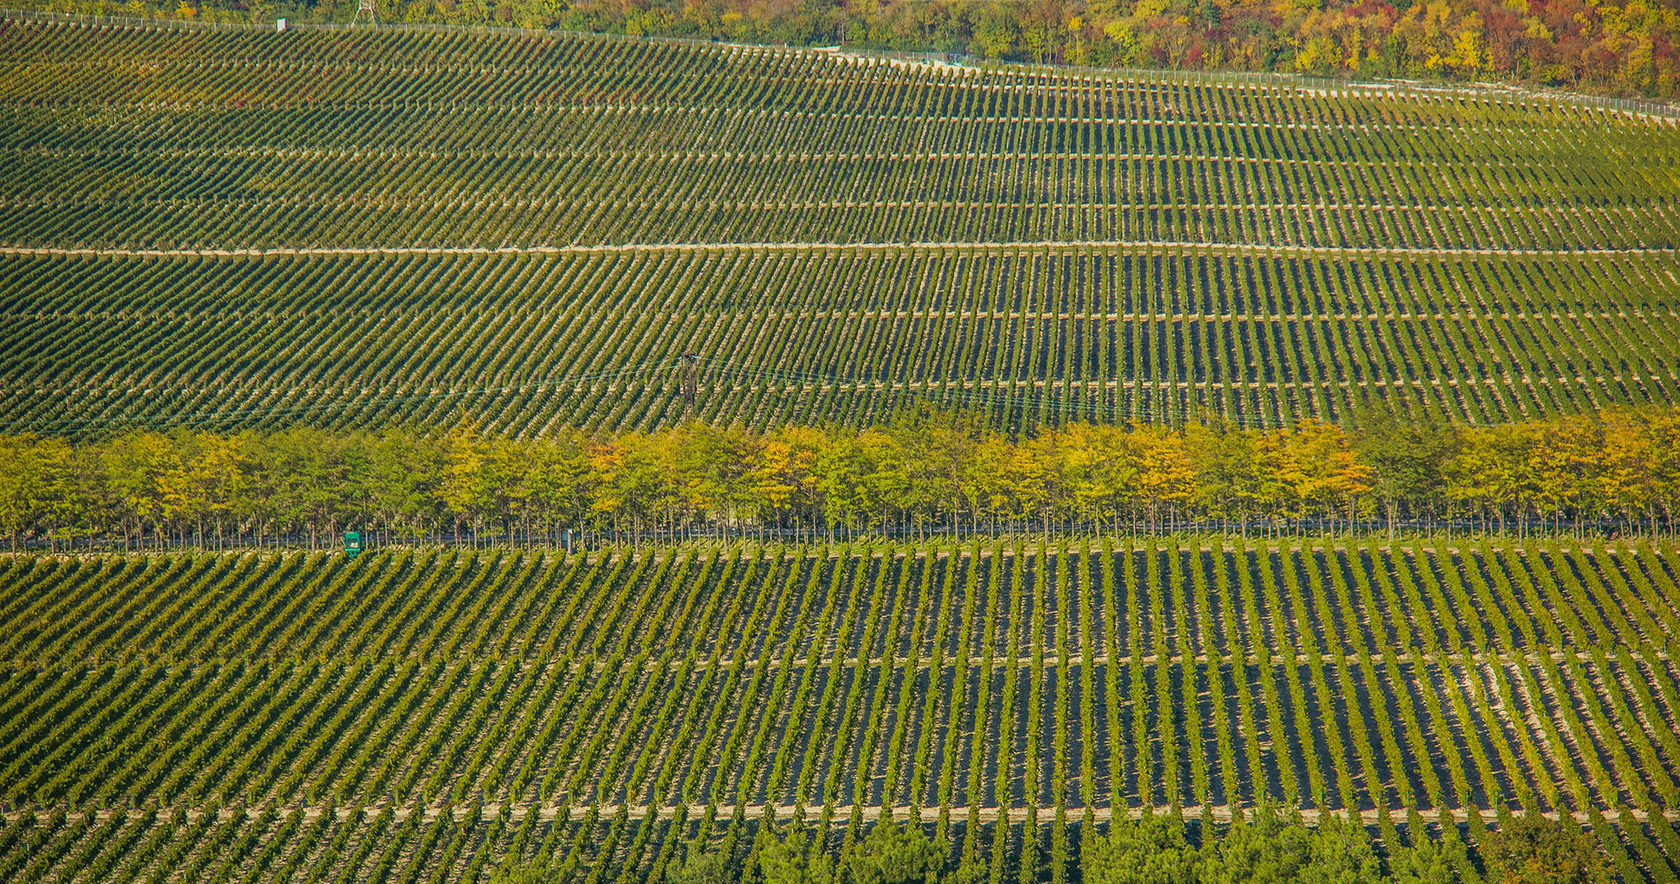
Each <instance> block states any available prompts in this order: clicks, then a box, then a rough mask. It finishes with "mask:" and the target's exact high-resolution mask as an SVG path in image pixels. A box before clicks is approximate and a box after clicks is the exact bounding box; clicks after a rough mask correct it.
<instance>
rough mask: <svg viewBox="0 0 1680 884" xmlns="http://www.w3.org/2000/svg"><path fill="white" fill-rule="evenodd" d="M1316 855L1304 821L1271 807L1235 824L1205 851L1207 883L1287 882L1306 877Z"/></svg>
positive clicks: (1203, 874)
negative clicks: (1288, 817)
mask: <svg viewBox="0 0 1680 884" xmlns="http://www.w3.org/2000/svg"><path fill="white" fill-rule="evenodd" d="M1312 857H1313V836H1312V833H1311V832H1309V831H1308V830H1307V827H1306V826H1304V825H1302V824H1301V823H1300V822H1298V821H1295V820H1291V819H1286V818H1285V817H1284V816H1283V815H1282V814H1280V813H1278V812H1277V810H1275V809H1273V808H1270V807H1260V808H1257V809H1256V810H1255V811H1254V812H1253V813H1252V814H1251V815H1250V818H1249V819H1248V820H1247V821H1245V822H1241V823H1237V824H1235V825H1233V826H1231V828H1230V830H1229V831H1228V832H1226V833H1225V837H1224V838H1222V839H1220V840H1219V841H1217V842H1215V844H1214V845H1213V848H1212V849H1211V850H1207V851H1204V852H1203V854H1202V863H1201V873H1202V881H1203V882H1206V884H1285V882H1295V881H1300V880H1302V875H1303V873H1304V872H1305V871H1306V869H1307V865H1308V864H1309V863H1310V862H1311V861H1312Z"/></svg>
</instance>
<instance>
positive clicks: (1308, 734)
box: [0, 539, 1680, 882]
mask: <svg viewBox="0 0 1680 884" xmlns="http://www.w3.org/2000/svg"><path fill="white" fill-rule="evenodd" d="M1676 598H1680V558H1677V554H1676V552H1675V550H1673V549H1671V548H1669V547H1668V546H1667V545H1663V546H1656V547H1653V546H1651V545H1649V544H1642V545H1633V546H1624V545H1619V544H1618V545H1614V546H1606V545H1604V544H1585V545H1582V544H1561V543H1559V542H1547V543H1532V544H1528V545H1525V546H1510V545H1500V546H1492V545H1488V544H1486V543H1481V544H1473V543H1466V544H1464V545H1461V546H1454V547H1448V546H1445V545H1434V544H1430V543H1426V542H1421V541H1420V542H1417V543H1412V544H1400V545H1397V546H1394V547H1374V546H1359V545H1330V544H1323V543H1309V544H1305V545H1293V544H1281V545H1280V544H1276V543H1270V544H1241V543H1238V544H1235V545H1232V544H1229V543H1226V542H1223V541H1214V542H1203V541H1180V540H1172V539H1165V540H1152V541H1147V542H1144V543H1142V544H1138V543H1135V542H1120V543H1115V542H1111V541H1109V542H1096V541H1084V542H1068V543H1065V544H1062V545H1056V546H1050V547H1048V548H1047V547H1045V546H1044V545H1041V544H1040V545H1013V544H1007V545H1006V544H1004V543H1001V542H994V541H985V542H976V543H973V544H965V545H962V546H941V545H924V546H864V545H859V546H841V547H818V546H808V547H778V546H757V545H746V546H741V545H735V546H730V547H728V548H722V549H720V548H718V547H716V546H704V547H692V546H676V547H669V548H666V549H663V550H662V551H661V552H659V553H658V554H654V555H644V556H630V555H619V556H610V555H600V556H583V555H573V556H560V555H553V554H535V553H518V552H500V553H483V552H480V553H467V552H454V551H449V552H445V551H408V550H389V551H385V552H380V553H375V554H372V555H370V556H367V557H364V558H362V559H359V560H354V561H351V560H344V559H342V558H341V557H340V558H329V557H326V556H322V555H313V554H299V553H286V554H257V553H247V554H240V555H210V554H205V555H197V556H192V555H178V556H132V557H123V556H110V557H90V558H84V559H72V558H48V557H14V558H10V559H5V560H3V561H0V636H4V638H0V658H3V659H4V660H5V661H6V668H5V671H4V674H3V676H0V678H3V679H4V682H5V688H4V690H3V691H0V706H3V708H4V712H3V713H0V772H3V773H0V790H3V792H0V803H3V804H4V805H5V807H6V808H7V810H8V812H7V814H6V822H5V826H4V829H3V830H0V871H3V873H4V874H3V877H4V878H5V879H7V880H22V881H35V880H54V881H72V880H76V881H83V880H86V881H94V880H106V879H117V880H139V879H145V880H152V881H169V880H179V881H196V880H217V881H229V880H235V879H237V880H264V881H267V880H293V879H295V880H332V881H347V882H348V881H362V880H379V881H386V880H389V881H402V882H408V881H421V880H426V881H476V880H481V879H484V878H487V877H488V875H489V873H490V871H491V870H493V869H494V868H495V867H496V866H497V865H499V864H500V863H501V862H503V861H504V859H505V858H507V857H520V856H532V855H536V854H537V853H538V852H539V851H540V852H542V853H543V855H546V856H551V857H553V858H554V861H555V862H556V863H557V864H559V863H562V861H563V863H564V865H565V867H567V868H571V869H573V870H574V871H575V872H576V874H577V875H579V876H580V877H579V878H577V879H576V880H584V876H586V877H587V880H589V881H606V880H612V881H622V882H629V881H641V880H654V879H656V878H657V877H658V869H659V868H661V867H662V866H663V864H664V863H666V862H668V861H669V860H670V857H671V852H672V850H673V847H674V845H675V844H676V842H678V841H681V840H683V839H684V838H688V837H693V836H696V835H699V836H702V837H707V838H710V839H712V840H714V841H720V842H721V843H722V844H723V845H724V849H726V850H734V851H737V852H739V853H742V854H745V853H746V852H747V851H748V850H749V849H750V848H751V845H752V843H753V842H752V838H751V835H750V833H751V831H753V827H755V826H758V825H761V824H763V823H764V822H766V821H785V820H790V819H793V818H796V817H799V818H803V819H806V820H808V821H810V822H813V823H816V822H821V821H827V822H828V824H829V826H830V828H829V829H827V831H830V832H831V833H832V836H831V837H833V838H834V839H849V838H851V837H854V836H855V834H856V833H857V831H858V829H859V827H860V826H862V825H865V824H867V823H872V822H874V821H875V820H876V819H878V818H880V817H881V816H882V815H883V814H888V815H894V816H896V817H897V818H899V819H919V820H921V821H923V823H924V824H925V825H927V826H929V827H930V829H932V830H934V831H937V832H939V833H940V834H942V835H944V836H945V837H947V838H949V839H951V841H952V842H953V843H954V844H955V845H957V853H958V855H959V856H960V857H967V858H972V859H978V860H979V861H982V862H985V863H987V864H989V865H990V867H991V868H992V874H993V879H992V880H994V881H1000V880H1002V877H1001V876H1003V875H1005V874H1006V870H1022V871H1021V872H1020V874H1021V878H1020V880H1022V881H1030V880H1032V878H1033V877H1034V876H1035V875H1036V874H1038V871H1037V870H1040V869H1043V868H1045V867H1047V866H1052V867H1053V866H1055V864H1056V861H1057V860H1056V858H1058V857H1065V856H1066V855H1067V849H1068V845H1069V844H1070V842H1075V843H1076V842H1077V840H1078V837H1079V833H1080V832H1081V831H1089V830H1090V827H1092V826H1099V827H1100V826H1103V825H1105V824H1107V822H1108V821H1109V820H1110V819H1111V816H1112V815H1115V814H1135V813H1137V812H1139V811H1140V809H1141V808H1143V807H1145V806H1148V807H1151V808H1158V809H1161V810H1163V811H1164V810H1166V809H1168V808H1170V807H1174V806H1177V807H1181V808H1183V812H1184V814H1185V815H1186V816H1187V817H1190V818H1193V819H1201V820H1203V821H1204V824H1212V825H1218V824H1222V823H1223V822H1224V821H1227V820H1229V819H1230V818H1231V814H1232V811H1233V808H1242V807H1253V806H1255V805H1256V804H1258V803H1261V802H1263V801H1268V800H1269V801H1273V802H1284V803H1287V804H1289V805H1298V806H1299V807H1301V808H1302V809H1303V813H1304V814H1306V815H1309V818H1315V817H1316V816H1317V815H1319V814H1324V813H1335V814H1348V813H1354V814H1357V815H1358V818H1359V819H1360V820H1362V821H1363V822H1364V824H1365V825H1366V826H1367V827H1369V828H1370V829H1371V830H1372V831H1373V832H1378V833H1381V834H1380V837H1381V838H1382V839H1384V840H1385V841H1390V842H1391V841H1392V839H1395V838H1398V837H1403V836H1402V835H1401V834H1399V833H1401V832H1402V831H1405V830H1411V831H1412V832H1413V833H1414V834H1415V833H1416V832H1417V830H1418V827H1419V825H1420V824H1421V822H1422V821H1424V820H1427V821H1428V822H1429V823H1431V824H1433V823H1435V822H1437V821H1442V822H1446V823H1448V824H1454V823H1457V824H1464V825H1466V826H1467V828H1466V829H1465V831H1467V832H1468V835H1469V837H1470V838H1471V839H1472V841H1474V840H1475V839H1476V838H1477V837H1478V833H1480V832H1482V831H1483V827H1484V826H1487V825H1492V824H1493V823H1494V821H1495V818H1496V817H1499V816H1502V815H1504V814H1506V813H1554V814H1562V815H1564V816H1566V817H1568V818H1573V819H1576V820H1578V821H1580V822H1581V823H1583V824H1586V825H1588V826H1590V827H1591V830H1592V831H1593V832H1594V834H1595V835H1596V837H1597V838H1598V839H1599V840H1600V841H1601V842H1602V843H1603V845H1604V847H1605V848H1606V850H1607V851H1608V852H1609V854H1610V856H1611V858H1612V859H1613V861H1614V862H1615V864H1616V868H1617V870H1618V872H1619V874H1620V875H1621V877H1622V878H1623V880H1626V881H1629V882H1634V881H1646V880H1650V881H1653V882H1660V881H1667V880H1673V878H1674V876H1675V875H1677V874H1680V833H1677V831H1676V828H1675V823H1676V821H1677V820H1680V816H1677V815H1676V811H1675V809H1676V808H1680V782H1677V780H1676V776H1677V772H1676V766H1675V759H1677V758H1680V744H1677V739H1676V728H1675V726H1674V723H1675V722H1676V721H1677V720H1680V718H1677V716H1680V663H1676V662H1675V660H1674V659H1673V653H1674V651H1675V644H1674V638H1673V637H1674V636H1675V635H1680V606H1677V605H1676V602H1675V599H1676ZM1420 812H1421V816H1419V813H1420ZM954 861H955V860H953V862H954ZM1064 862H1065V860H1064ZM1066 871H1067V870H1066V868H1063V869H1062V870H1061V871H1055V869H1054V868H1051V869H1050V870H1049V871H1047V872H1045V873H1046V874H1052V875H1053V877H1054V878H1055V879H1056V880H1058V881H1059V880H1062V875H1063V874H1064V873H1065V872H1066ZM1010 873H1011V874H1012V873H1013V872H1010Z"/></svg>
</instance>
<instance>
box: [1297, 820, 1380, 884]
mask: <svg viewBox="0 0 1680 884" xmlns="http://www.w3.org/2000/svg"><path fill="white" fill-rule="evenodd" d="M1311 843H1312V847H1311V856H1310V857H1309V859H1308V861H1307V866H1306V868H1304V869H1302V870H1301V876H1300V878H1299V880H1300V881H1301V882H1303V884H1380V882H1381V881H1382V879H1383V877H1382V865H1381V864H1380V863H1379V862H1378V861H1377V853H1376V851H1375V850H1373V849H1372V848H1371V839H1370V838H1369V837H1368V836H1366V834H1365V829H1364V828H1363V827H1361V826H1356V825H1353V824H1352V823H1350V822H1347V821H1346V820H1344V819H1342V818H1341V817H1339V816H1333V815H1332V816H1326V817H1323V818H1322V819H1321V821H1320V822H1319V824H1318V828H1317V829H1315V830H1313V833H1312V842H1311Z"/></svg>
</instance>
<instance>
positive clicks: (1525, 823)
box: [1482, 814, 1611, 884]
mask: <svg viewBox="0 0 1680 884" xmlns="http://www.w3.org/2000/svg"><path fill="white" fill-rule="evenodd" d="M1482 863H1483V864H1484V865H1485V866H1486V867H1487V875H1488V879H1489V880H1490V881H1492V882H1496V884H1609V881H1610V880H1611V874H1610V861H1609V859H1608V858H1607V857H1606V856H1605V855H1604V853H1603V851H1601V850H1600V849H1599V846H1598V842H1597V841H1596V840H1594V838H1593V836H1592V835H1591V833H1589V832H1587V831H1585V830H1584V829H1582V828H1581V827H1580V826H1578V825H1576V824H1574V823H1562V822H1559V821H1557V820H1551V819H1547V818H1546V817H1543V816H1541V815H1539V814H1523V815H1522V816H1520V817H1514V818H1512V819H1511V820H1510V822H1509V823H1508V824H1506V825H1503V826H1501V827H1500V828H1499V830H1498V831H1495V832H1492V833H1490V834H1489V835H1488V837H1487V839H1486V840H1485V841H1483V842H1482Z"/></svg>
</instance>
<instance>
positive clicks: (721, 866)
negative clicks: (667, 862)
mask: <svg viewBox="0 0 1680 884" xmlns="http://www.w3.org/2000/svg"><path fill="white" fill-rule="evenodd" d="M665 880H666V881H668V882H670V884H730V882H733V881H734V880H735V874H734V872H733V871H732V870H731V869H730V868H729V858H728V857H726V856H724V854H723V851H721V850H708V849H707V848H706V846H705V845H704V844H702V843H700V842H698V841H695V842H690V843H689V845H688V847H687V849H686V850H685V851H684V855H683V861H682V862H681V863H679V864H675V865H671V866H667V867H666V869H665Z"/></svg>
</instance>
